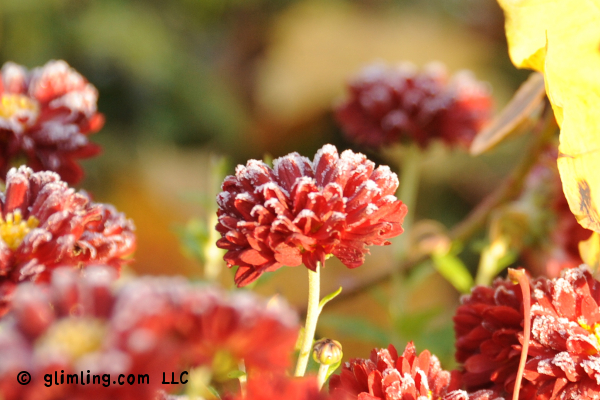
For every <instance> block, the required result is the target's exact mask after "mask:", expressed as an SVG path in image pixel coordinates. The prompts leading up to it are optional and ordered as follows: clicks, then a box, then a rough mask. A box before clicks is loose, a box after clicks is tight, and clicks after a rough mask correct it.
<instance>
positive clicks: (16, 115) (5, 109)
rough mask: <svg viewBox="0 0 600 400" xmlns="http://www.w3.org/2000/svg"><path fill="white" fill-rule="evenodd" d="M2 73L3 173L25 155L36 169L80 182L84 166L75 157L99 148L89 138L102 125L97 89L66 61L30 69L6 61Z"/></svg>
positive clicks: (0, 152)
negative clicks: (97, 109)
mask: <svg viewBox="0 0 600 400" xmlns="http://www.w3.org/2000/svg"><path fill="white" fill-rule="evenodd" d="M0 75H1V76H0V78H1V79H0V140H1V141H2V146H0V176H4V175H6V172H7V171H8V170H9V169H10V168H11V166H13V164H14V163H15V162H17V163H21V161H22V160H23V159H26V160H27V165H28V166H30V167H31V168H33V169H34V170H36V171H43V170H50V171H55V172H57V173H58V174H60V176H61V177H62V179H63V180H64V181H66V182H69V183H77V182H78V181H79V180H80V179H81V178H82V177H83V170H82V169H81V167H80V166H79V165H78V164H77V162H76V160H77V159H80V158H88V157H92V156H94V155H96V154H98V153H99V152H100V147H98V146H97V145H95V144H93V143H90V142H89V140H88V137H87V136H88V135H90V134H92V133H95V132H97V131H98V130H100V128H102V125H103V124H104V117H103V116H102V114H99V113H98V112H97V111H96V102H97V100H98V91H97V90H96V88H95V87H94V86H92V85H91V84H90V83H88V81H87V80H86V79H85V78H84V77H83V76H81V75H80V74H79V73H77V72H76V71H75V70H73V69H72V68H70V67H69V65H68V64H67V63H66V62H64V61H50V62H48V63H47V64H46V65H44V66H43V67H40V68H35V69H34V70H32V71H27V70H26V69H25V68H24V67H22V66H20V65H17V64H14V63H12V62H8V63H6V64H4V66H3V67H2V70H1V71H0Z"/></svg>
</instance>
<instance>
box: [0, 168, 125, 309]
mask: <svg viewBox="0 0 600 400" xmlns="http://www.w3.org/2000/svg"><path fill="white" fill-rule="evenodd" d="M133 230H134V227H133V223H132V222H131V221H130V220H128V219H126V218H125V216H124V215H123V214H121V213H118V212H116V210H115V209H114V208H113V207H112V206H109V205H104V204H98V203H93V202H92V201H90V199H89V197H88V196H87V195H86V194H85V193H81V192H80V193H77V192H75V190H74V189H71V188H69V187H68V186H67V184H66V183H64V182H62V181H61V180H60V177H59V176H58V175H57V174H55V173H53V172H33V171H32V170H31V169H30V168H27V167H20V168H19V169H14V168H13V169H11V170H10V171H9V172H8V175H7V177H6V190H5V192H4V193H3V194H2V197H1V198H0V316H1V315H2V314H4V312H6V307H7V306H8V303H9V301H10V297H11V294H12V292H13V291H14V288H15V286H16V285H17V284H18V283H19V282H22V281H25V280H34V281H43V280H45V279H47V278H48V274H49V272H50V271H52V270H53V269H54V268H56V267H58V266H70V267H78V268H81V267H84V266H86V265H89V264H98V263H102V264H107V265H111V266H113V267H115V268H119V267H120V266H121V265H122V264H123V263H124V262H125V260H123V257H125V256H128V255H130V254H131V253H132V252H133V250H134V249H135V235H134V233H133Z"/></svg>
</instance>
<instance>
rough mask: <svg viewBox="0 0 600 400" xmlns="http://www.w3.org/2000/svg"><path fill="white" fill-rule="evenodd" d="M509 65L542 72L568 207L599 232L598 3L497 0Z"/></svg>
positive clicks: (598, 0)
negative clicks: (557, 130)
mask: <svg viewBox="0 0 600 400" xmlns="http://www.w3.org/2000/svg"><path fill="white" fill-rule="evenodd" d="M498 2H499V3H500V6H501V7H502V8H503V9H504V13H505V16H506V36H507V39H508V44H509V52H510V56H511V59H512V61H513V63H514V64H515V65H516V66H517V67H519V68H530V69H534V70H537V71H540V72H543V73H544V78H545V82H546V92H547V94H548V98H549V99H550V102H551V103H552V108H553V110H554V114H555V116H556V120H557V122H558V124H559V126H560V128H561V133H560V146H559V159H558V168H559V171H560V176H561V180H562V184H563V190H564V192H565V196H566V197H567V200H568V202H569V207H570V208H571V211H572V212H573V214H575V217H576V218H577V220H578V221H579V222H580V224H581V225H583V226H584V227H585V228H588V229H592V230H594V231H596V232H600V215H599V214H598V209H599V208H600V0H576V1H573V0H498Z"/></svg>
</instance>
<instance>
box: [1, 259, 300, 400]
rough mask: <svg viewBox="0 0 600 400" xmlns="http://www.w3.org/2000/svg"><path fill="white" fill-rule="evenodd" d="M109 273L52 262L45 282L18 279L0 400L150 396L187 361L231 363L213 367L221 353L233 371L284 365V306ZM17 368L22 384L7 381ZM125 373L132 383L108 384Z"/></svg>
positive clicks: (5, 327)
mask: <svg viewBox="0 0 600 400" xmlns="http://www.w3.org/2000/svg"><path fill="white" fill-rule="evenodd" d="M115 275H116V274H115V272H114V270H113V269H112V268H107V267H91V268H88V269H86V270H84V271H83V272H82V273H79V272H78V271H75V270H73V269H70V268H61V269H58V270H56V271H55V272H54V273H53V274H52V277H51V281H50V283H49V284H40V285H34V284H33V283H25V284H23V285H20V286H19V288H18V289H17V291H16V294H15V305H14V307H13V308H12V309H11V311H10V312H9V313H8V314H7V315H6V317H5V318H4V319H3V320H2V324H0V397H1V398H2V399H3V400H22V399H38V398H43V399H47V400H67V399H69V400H71V399H87V400H108V399H121V400H134V399H135V400H150V399H152V400H154V399H155V396H157V390H158V389H163V390H167V391H172V390H174V389H176V388H177V386H175V385H169V384H167V385H165V384H162V382H163V381H164V380H165V377H166V381H167V382H170V381H171V380H172V379H173V377H175V379H177V381H179V380H180V379H191V377H190V376H189V375H188V376H186V375H183V377H182V375H180V372H181V371H189V370H190V368H191V367H196V366H201V365H203V366H207V367H209V369H210V370H212V372H213V377H216V375H217V374H219V373H221V372H230V371H231V370H229V371H225V370H222V369H223V367H225V366H226V365H224V364H226V361H228V360H227V358H229V359H231V360H232V361H234V362H233V363H231V365H230V366H233V368H235V369H236V370H237V369H238V361H239V360H240V359H243V360H244V362H245V365H246V367H247V368H248V369H249V371H250V374H249V375H250V376H255V375H257V376H258V375H261V374H263V373H264V374H265V375H268V374H269V373H270V372H275V373H281V372H282V369H283V368H285V367H287V366H288V364H289V358H290V355H291V353H292V352H293V348H294V344H295V342H296V337H297V332H298V325H297V322H296V316H295V314H294V313H293V312H292V311H291V310H290V309H289V308H288V307H286V306H285V305H282V304H278V305H269V306H267V305H266V304H265V302H263V301H261V300H259V299H257V298H256V297H255V296H253V295H251V294H248V293H244V294H233V295H228V294H227V293H224V292H223V291H220V290H218V289H216V288H210V287H205V286H198V285H193V284H190V283H189V282H187V281H186V280H184V279H178V278H160V277H153V278H140V279H134V280H132V281H130V282H126V283H125V284H124V285H120V286H116V287H115V286H114V285H113V282H114V278H115ZM215 368H217V369H215ZM23 370H25V371H28V372H29V373H30V374H31V377H32V381H31V383H29V384H28V385H20V384H19V383H18V382H17V380H16V376H17V374H18V373H19V372H20V371H23ZM54 371H57V373H58V384H57V383H56V381H55V380H54V379H55V378H54ZM61 371H64V377H65V378H64V379H65V381H64V382H63V383H62V384H61V381H60V380H61V375H62V374H63V373H61ZM81 371H83V373H82V372H81ZM88 371H89V372H88ZM172 373H173V375H172ZM46 374H51V375H52V381H51V382H50V383H49V382H48V381H47V380H46V378H45V375H46ZM73 374H75V375H76V377H75V376H71V377H70V378H67V376H69V375H73ZM163 374H164V375H163ZM88 376H89V381H88ZM130 376H133V377H134V379H135V384H133V385H131V384H127V383H126V384H124V385H119V384H115V383H114V382H115V381H118V380H119V379H121V381H124V382H125V380H126V379H128V378H129V379H131V378H130ZM140 376H141V377H142V378H140ZM119 377H121V378H119ZM66 379H70V381H71V383H72V384H66ZM82 379H83V380H84V382H85V383H86V384H85V385H82V384H81V380H82ZM94 379H95V380H96V382H94ZM139 379H144V381H143V382H142V383H140V382H139ZM73 382H75V383H73ZM48 384H50V387H48Z"/></svg>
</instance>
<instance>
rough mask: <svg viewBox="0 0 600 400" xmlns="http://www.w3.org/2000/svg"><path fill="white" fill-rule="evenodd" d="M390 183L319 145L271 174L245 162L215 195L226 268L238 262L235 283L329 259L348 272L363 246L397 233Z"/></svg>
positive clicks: (352, 157) (360, 162)
mask: <svg viewBox="0 0 600 400" xmlns="http://www.w3.org/2000/svg"><path fill="white" fill-rule="evenodd" d="M397 187H398V178H397V176H396V174H394V173H392V172H391V171H390V169H389V168H388V167H386V166H380V167H378V168H377V169H375V164H374V163H373V162H371V161H369V160H368V159H367V158H366V157H365V156H364V155H363V154H360V153H353V152H352V151H350V150H346V151H344V152H343V153H342V154H341V155H338V152H337V149H336V148H335V147H334V146H332V145H325V146H323V148H321V150H319V151H318V153H317V154H316V156H315V158H314V160H313V161H312V162H311V161H310V160H309V159H308V158H306V157H302V156H300V155H299V154H297V153H292V154H289V155H287V156H285V157H281V158H278V159H277V160H275V161H274V167H273V169H271V168H269V167H268V166H267V165H266V164H265V163H263V162H261V161H257V160H250V161H248V163H247V164H246V166H243V165H239V166H238V167H237V168H236V173H235V176H228V177H227V178H225V181H224V182H223V186H222V190H223V191H222V192H221V193H220V194H219V195H218V197H217V202H218V204H219V211H218V216H219V223H218V225H217V227H216V229H217V230H218V231H219V232H220V233H221V236H222V238H221V239H220V240H219V241H218V242H217V246H219V247H220V248H222V249H227V250H228V251H227V253H226V254H225V257H224V258H225V261H227V264H228V266H230V267H231V266H234V265H239V269H238V270H237V273H236V276H235V282H236V284H237V285H238V286H244V285H247V284H248V283H250V282H252V281H254V280H256V279H257V278H258V277H259V276H260V275H261V274H262V273H264V272H266V271H274V270H276V269H278V268H280V267H281V266H284V265H287V266H297V265H300V264H302V263H304V264H305V265H306V266H307V267H308V268H309V269H311V270H313V271H314V270H316V268H317V265H318V264H319V263H320V264H321V265H323V263H324V262H325V259H326V258H327V257H328V256H330V255H334V256H336V257H337V258H339V259H340V260H341V261H342V263H344V264H345V265H346V266H347V267H349V268H356V267H358V266H360V265H362V264H363V262H364V256H365V254H367V253H368V252H369V250H368V249H367V246H371V245H379V246H381V245H387V244H389V242H388V241H387V239H389V238H392V237H394V236H397V235H399V234H400V233H402V226H401V224H402V221H403V219H404V216H405V215H406V206H405V205H403V204H402V202H401V201H399V200H398V199H396V197H395V196H394V193H395V191H396V188H397Z"/></svg>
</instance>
